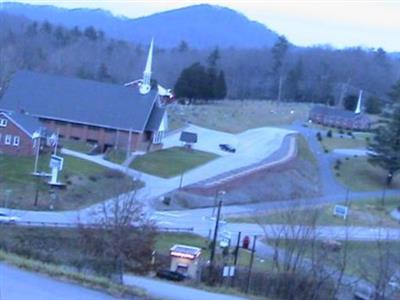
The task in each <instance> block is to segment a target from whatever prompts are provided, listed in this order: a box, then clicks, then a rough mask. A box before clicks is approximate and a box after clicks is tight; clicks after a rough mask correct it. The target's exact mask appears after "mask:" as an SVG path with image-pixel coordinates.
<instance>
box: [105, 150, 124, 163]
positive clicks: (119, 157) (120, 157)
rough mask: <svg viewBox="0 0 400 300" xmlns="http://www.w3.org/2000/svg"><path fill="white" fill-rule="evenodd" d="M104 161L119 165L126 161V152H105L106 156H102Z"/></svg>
mask: <svg viewBox="0 0 400 300" xmlns="http://www.w3.org/2000/svg"><path fill="white" fill-rule="evenodd" d="M104 159H106V160H109V161H111V162H113V163H116V164H119V165H121V164H122V163H123V162H124V161H125V159H126V151H122V150H120V149H112V150H110V151H108V152H107V154H106V155H105V156H104Z"/></svg>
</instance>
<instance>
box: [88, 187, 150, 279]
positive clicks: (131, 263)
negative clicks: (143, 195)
mask: <svg viewBox="0 0 400 300" xmlns="http://www.w3.org/2000/svg"><path fill="white" fill-rule="evenodd" d="M95 216H96V224H95V226H89V227H88V226H81V228H80V233H81V240H82V246H83V248H84V249H85V252H86V254H88V255H91V256H93V257H96V258H98V259H103V260H105V261H108V262H111V265H112V267H113V268H112V269H113V271H114V274H115V273H116V274H117V275H118V276H117V278H116V279H117V281H119V282H122V274H123V272H124V269H125V268H127V269H128V270H131V271H135V272H145V271H148V270H149V268H150V266H151V253H152V251H153V246H154V238H155V235H156V228H155V225H154V223H153V222H152V221H151V220H149V219H148V218H147V217H146V214H145V213H144V211H143V206H142V204H141V203H139V202H138V201H137V200H136V191H133V192H130V193H126V194H121V195H119V196H117V197H115V198H113V199H112V200H109V201H107V202H105V203H104V204H103V205H102V207H101V208H100V209H99V210H98V211H97V212H96V213H95Z"/></svg>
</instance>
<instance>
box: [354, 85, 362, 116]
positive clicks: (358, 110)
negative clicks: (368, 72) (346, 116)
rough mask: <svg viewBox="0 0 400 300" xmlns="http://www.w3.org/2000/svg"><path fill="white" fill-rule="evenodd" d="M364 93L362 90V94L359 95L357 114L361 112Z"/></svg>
mask: <svg viewBox="0 0 400 300" xmlns="http://www.w3.org/2000/svg"><path fill="white" fill-rule="evenodd" d="M362 94H363V91H362V90H360V94H359V95H358V101H357V107H356V110H355V111H354V112H355V113H356V114H361V101H362Z"/></svg>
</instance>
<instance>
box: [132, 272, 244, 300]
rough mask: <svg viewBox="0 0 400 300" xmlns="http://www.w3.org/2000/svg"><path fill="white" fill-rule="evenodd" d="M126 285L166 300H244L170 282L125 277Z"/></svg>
mask: <svg viewBox="0 0 400 300" xmlns="http://www.w3.org/2000/svg"><path fill="white" fill-rule="evenodd" d="M124 283H125V284H126V285H133V286H138V287H141V288H142V289H145V290H146V291H147V292H148V293H149V294H150V295H152V296H154V297H158V298H161V299H166V300H244V299H247V298H240V297H235V296H230V295H224V294H217V293H212V292H207V291H204V290H200V289H195V288H192V287H187V286H183V285H182V284H174V283H172V282H170V281H164V280H158V279H154V278H149V277H141V276H134V275H124Z"/></svg>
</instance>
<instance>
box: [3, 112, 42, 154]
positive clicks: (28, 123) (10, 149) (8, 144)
mask: <svg viewBox="0 0 400 300" xmlns="http://www.w3.org/2000/svg"><path fill="white" fill-rule="evenodd" d="M40 127H41V124H40V123H39V122H38V120H37V119H35V118H33V117H31V116H28V115H24V114H19V113H12V114H7V113H0V153H5V154H13V155H32V154H34V152H35V147H34V145H35V143H34V140H33V137H34V134H35V132H39V131H40Z"/></svg>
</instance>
